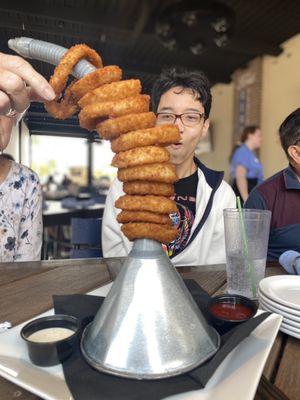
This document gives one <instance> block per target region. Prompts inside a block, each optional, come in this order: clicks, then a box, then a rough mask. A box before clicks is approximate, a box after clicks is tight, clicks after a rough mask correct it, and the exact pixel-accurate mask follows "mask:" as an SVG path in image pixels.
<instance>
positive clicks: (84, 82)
mask: <svg viewBox="0 0 300 400" xmlns="http://www.w3.org/2000/svg"><path fill="white" fill-rule="evenodd" d="M121 78H122V70H121V69H120V68H119V67H118V66H117V65H108V66H107V67H103V68H100V69H96V70H95V71H93V72H90V73H89V74H87V75H85V76H84V77H83V78H81V79H79V81H77V82H75V83H74V85H73V87H72V95H73V96H74V97H75V98H76V99H77V100H79V99H81V97H83V96H84V95H85V94H87V93H88V92H90V91H91V90H94V89H96V88H97V87H99V86H101V85H104V84H106V83H111V82H116V81H120V80H121Z"/></svg>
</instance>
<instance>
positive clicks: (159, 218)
mask: <svg viewBox="0 0 300 400" xmlns="http://www.w3.org/2000/svg"><path fill="white" fill-rule="evenodd" d="M117 221H118V222H120V224H126V223H127V222H152V223H154V224H164V225H171V226H172V220H171V219H170V217H169V215H168V214H157V213H153V212H150V211H128V210H124V211H121V212H120V213H119V214H118V215H117Z"/></svg>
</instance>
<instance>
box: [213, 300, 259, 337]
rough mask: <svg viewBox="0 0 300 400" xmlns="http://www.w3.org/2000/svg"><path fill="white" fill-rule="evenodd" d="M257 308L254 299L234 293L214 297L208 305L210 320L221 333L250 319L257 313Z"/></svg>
mask: <svg viewBox="0 0 300 400" xmlns="http://www.w3.org/2000/svg"><path fill="white" fill-rule="evenodd" d="M257 308H258V307H257V304H256V303H255V302H254V301H253V300H251V299H248V298H247V297H244V296H239V295H233V294H221V295H218V296H215V297H212V298H211V300H210V301H209V303H208V305H207V311H208V315H209V319H210V322H211V324H212V325H213V326H214V327H215V328H216V330H217V331H218V332H219V333H220V334H223V333H226V332H228V331H229V330H230V329H232V328H234V327H235V326H237V325H239V324H241V323H243V322H245V321H248V320H249V319H250V318H252V317H253V316H254V315H255V314H256V312H257Z"/></svg>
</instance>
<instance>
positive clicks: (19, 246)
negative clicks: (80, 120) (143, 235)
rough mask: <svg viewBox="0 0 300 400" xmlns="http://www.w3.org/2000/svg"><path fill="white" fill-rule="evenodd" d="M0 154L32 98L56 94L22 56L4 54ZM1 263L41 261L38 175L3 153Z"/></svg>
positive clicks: (0, 62) (0, 63) (49, 97)
mask: <svg viewBox="0 0 300 400" xmlns="http://www.w3.org/2000/svg"><path fill="white" fill-rule="evenodd" d="M0 71H1V73H0V153H2V152H3V150H4V149H5V148H6V146H7V145H8V143H9V140H10V137H11V133H12V128H13V126H14V125H15V124H16V123H17V121H18V120H19V118H20V117H22V114H23V113H24V112H25V111H26V109H27V108H28V107H29V105H30V101H32V100H52V99H54V97H55V93H54V92H53V89H52V88H51V86H50V85H49V84H48V82H47V81H46V80H45V78H43V77H42V76H41V75H39V74H38V73H37V72H36V71H35V70H34V69H33V68H32V67H31V65H30V64H29V63H27V62H26V61H25V60H23V59H22V58H21V57H18V56H10V55H6V54H3V53H0ZM0 213H1V218H0V233H1V234H0V262H10V261H32V260H39V259H40V254H41V247H42V193H41V185H40V182H39V179H38V176H37V175H36V174H35V173H34V172H33V171H32V170H30V169H29V168H27V167H25V166H23V165H21V164H18V163H16V162H15V161H13V160H10V159H7V157H2V156H1V155H0Z"/></svg>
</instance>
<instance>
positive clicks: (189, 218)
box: [164, 171, 198, 258]
mask: <svg viewBox="0 0 300 400" xmlns="http://www.w3.org/2000/svg"><path fill="white" fill-rule="evenodd" d="M197 185H198V171H196V172H195V173H194V174H193V175H190V176H188V177H186V178H182V179H180V180H179V181H178V182H175V185H174V186H175V193H176V194H175V196H174V200H175V202H176V205H177V208H178V210H179V213H174V214H171V215H170V217H171V219H172V221H173V226H175V227H176V228H178V229H179V232H180V233H179V235H178V237H177V238H176V239H175V240H174V241H173V242H171V243H169V244H168V245H167V246H164V249H165V251H166V253H167V255H168V256H169V257H170V258H172V257H175V256H176V255H177V254H179V253H180V252H181V251H182V250H183V249H184V248H185V246H186V244H187V242H188V239H189V237H190V234H191V229H192V225H193V223H194V220H195V214H196V193H197Z"/></svg>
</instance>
